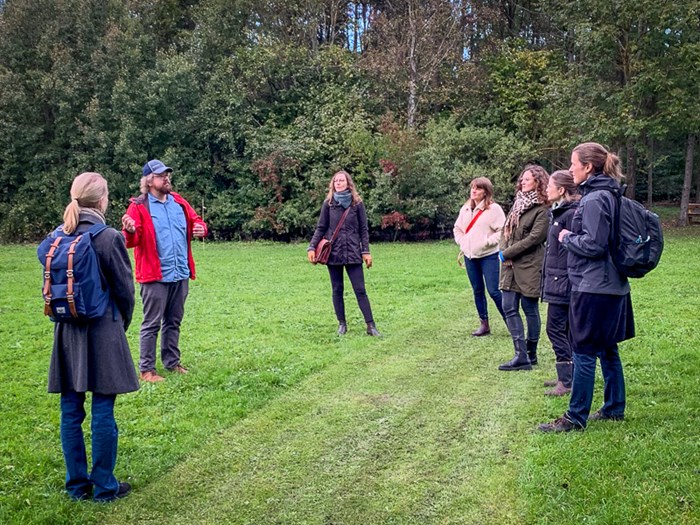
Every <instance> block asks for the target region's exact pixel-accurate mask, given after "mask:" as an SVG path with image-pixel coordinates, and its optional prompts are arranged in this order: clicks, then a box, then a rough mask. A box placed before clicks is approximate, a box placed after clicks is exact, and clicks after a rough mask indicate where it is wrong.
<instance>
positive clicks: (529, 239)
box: [498, 164, 549, 371]
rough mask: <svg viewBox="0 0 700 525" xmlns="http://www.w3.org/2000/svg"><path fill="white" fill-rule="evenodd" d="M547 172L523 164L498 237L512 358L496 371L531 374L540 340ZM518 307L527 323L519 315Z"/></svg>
mask: <svg viewBox="0 0 700 525" xmlns="http://www.w3.org/2000/svg"><path fill="white" fill-rule="evenodd" d="M547 178H548V175H547V172H546V171H545V169H544V168H543V167H542V166H536V165H532V164H531V165H528V166H525V169H524V170H523V171H522V173H521V174H520V177H519V178H518V186H517V193H516V195H515V202H514V203H513V207H512V208H511V210H510V212H509V213H508V216H507V217H506V223H505V226H504V227H503V235H502V236H501V251H500V253H499V259H500V260H501V263H502V264H501V280H500V289H501V292H502V294H503V295H502V304H503V312H504V313H505V316H506V325H507V326H508V331H509V332H510V335H511V337H512V338H513V346H514V347H515V355H514V357H513V359H511V360H510V361H508V362H507V363H503V364H502V365H500V366H499V367H498V369H499V370H506V371H510V370H532V365H536V364H537V344H538V342H539V340H540V325H541V321H540V311H539V298H540V286H541V283H542V281H541V279H542V260H543V258H544V241H545V239H546V238H547V227H548V224H549V219H548V218H547V194H546V189H547ZM520 305H522V307H523V312H524V313H525V319H526V322H527V339H526V338H525V327H524V326H523V320H522V318H521V317H520Z"/></svg>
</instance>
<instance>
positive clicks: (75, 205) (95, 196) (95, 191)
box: [63, 171, 107, 234]
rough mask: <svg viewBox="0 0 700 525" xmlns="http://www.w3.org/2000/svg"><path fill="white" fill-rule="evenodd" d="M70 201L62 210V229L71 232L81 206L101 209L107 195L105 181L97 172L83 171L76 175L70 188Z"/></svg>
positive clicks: (75, 224)
mask: <svg viewBox="0 0 700 525" xmlns="http://www.w3.org/2000/svg"><path fill="white" fill-rule="evenodd" d="M70 196H71V201H70V202H69V203H68V206H66V209H65V211H64V212H63V231H64V232H65V233H67V234H71V233H73V232H74V231H75V230H76V228H77V227H78V222H79V220H80V210H81V208H92V209H95V210H98V211H100V212H103V211H104V209H101V206H103V204H102V203H104V200H103V199H104V198H105V197H106V196H107V181H106V180H105V179H104V178H103V177H102V175H100V174H99V173H94V172H89V171H88V172H85V173H81V174H80V175H78V176H77V177H76V178H75V179H74V180H73V184H72V185H71V188H70Z"/></svg>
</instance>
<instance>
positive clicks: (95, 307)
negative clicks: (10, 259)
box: [36, 224, 110, 323]
mask: <svg viewBox="0 0 700 525" xmlns="http://www.w3.org/2000/svg"><path fill="white" fill-rule="evenodd" d="M105 228H107V226H106V225H104V224H95V225H94V226H92V227H91V228H90V229H89V230H88V231H86V232H85V233H82V234H77V233H75V232H74V233H73V234H72V235H68V234H66V233H64V232H63V225H61V226H59V227H58V228H56V229H55V230H54V231H53V232H52V233H51V234H49V236H48V237H46V239H44V240H43V241H42V242H41V244H39V248H37V251H36V254H37V257H39V262H40V263H41V264H42V265H43V267H44V289H43V295H44V314H45V315H48V316H49V318H50V319H51V320H52V321H54V322H57V323H59V322H60V323H64V322H71V321H81V320H82V321H84V320H87V319H94V318H97V317H102V316H103V315H104V314H105V311H106V310H107V305H108V304H109V300H110V298H109V289H108V288H107V287H106V286H105V285H104V282H105V280H104V278H103V276H102V272H101V270H100V265H99V261H98V259H97V254H96V253H95V249H94V248H93V246H92V239H93V237H95V236H97V235H99V234H100V232H102V231H103V230H104V229H105Z"/></svg>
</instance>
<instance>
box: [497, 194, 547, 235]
mask: <svg viewBox="0 0 700 525" xmlns="http://www.w3.org/2000/svg"><path fill="white" fill-rule="evenodd" d="M538 204H542V202H541V201H540V198H539V196H538V195H537V191H536V190H533V191H528V192H527V193H523V192H522V191H519V192H518V193H517V194H516V195H515V202H514V203H513V207H512V208H511V209H510V212H509V213H508V218H507V219H506V223H505V225H504V226H503V237H504V238H505V239H506V240H507V239H509V238H510V236H511V234H512V233H513V231H514V230H515V229H516V228H517V227H518V223H519V222H520V217H521V216H522V215H523V213H525V212H526V211H527V210H529V209H530V208H532V207H533V206H537V205H538Z"/></svg>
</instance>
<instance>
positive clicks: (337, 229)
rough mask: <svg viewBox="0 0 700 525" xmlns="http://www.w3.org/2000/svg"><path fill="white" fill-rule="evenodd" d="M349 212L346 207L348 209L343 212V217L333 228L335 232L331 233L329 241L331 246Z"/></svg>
mask: <svg viewBox="0 0 700 525" xmlns="http://www.w3.org/2000/svg"><path fill="white" fill-rule="evenodd" d="M349 212H350V206H348V209H347V210H345V212H344V213H343V215H342V216H341V217H340V221H338V226H336V227H335V231H334V232H333V236H332V237H331V240H330V241H329V242H330V243H331V244H333V241H334V240H335V238H336V237H337V236H338V232H339V231H340V228H342V227H343V223H344V222H345V217H347V216H348V213H349Z"/></svg>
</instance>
